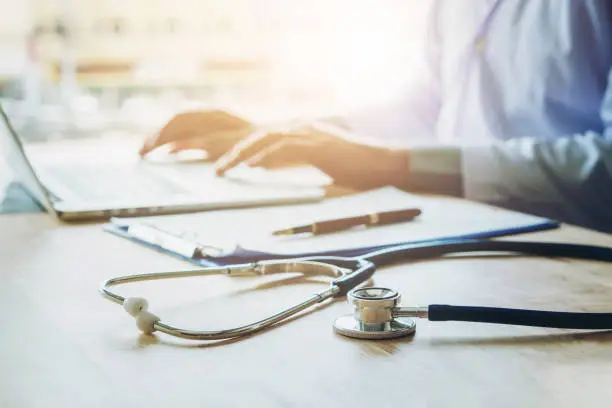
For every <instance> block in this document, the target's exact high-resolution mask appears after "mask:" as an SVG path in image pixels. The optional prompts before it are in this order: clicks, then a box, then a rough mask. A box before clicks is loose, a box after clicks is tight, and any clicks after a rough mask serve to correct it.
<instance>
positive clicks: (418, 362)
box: [0, 204, 612, 408]
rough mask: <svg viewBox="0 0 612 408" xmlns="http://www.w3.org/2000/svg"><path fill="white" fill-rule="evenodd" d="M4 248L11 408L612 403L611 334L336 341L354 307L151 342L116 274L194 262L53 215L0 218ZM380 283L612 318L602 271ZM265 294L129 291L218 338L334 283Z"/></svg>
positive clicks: (2, 394) (417, 297) (445, 273)
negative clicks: (251, 329)
mask: <svg viewBox="0 0 612 408" xmlns="http://www.w3.org/2000/svg"><path fill="white" fill-rule="evenodd" d="M474 210H475V211H477V210H478V206H477V205H476V204H475V205H474ZM512 239H530V240H547V241H565V242H581V243H596V244H600V245H612V237H611V236H608V235H603V234H597V233H594V232H589V231H586V230H582V229H579V228H574V227H568V226H564V227H563V228H561V229H560V230H557V231H549V232H541V233H534V234H529V235H522V236H517V237H513V238H512ZM0 243H1V245H0V260H1V268H0V322H1V326H0V330H1V334H0V406H1V407H3V408H9V407H21V408H26V407H111V406H121V407H145V406H146V407H179V406H181V407H182V406H185V407H251V406H253V407H333V406H338V407H339V406H342V407H372V406H374V407H387V406H397V407H421V406H423V407H424V406H436V407H460V406H461V407H463V406H465V407H477V406H478V407H543V406H547V407H548V406H550V407H577V406H578V407H593V406H607V404H609V403H610V401H612V387H611V386H610V385H611V384H612V332H600V333H579V332H572V331H567V330H550V329H539V328H523V327H511V326H497V325H485V324H470V323H430V322H427V321H419V322H418V329H417V333H416V334H415V335H414V337H412V338H408V339H403V340H397V341H357V340H351V339H347V338H343V337H340V336H338V335H335V334H334V333H333V331H332V326H331V324H332V321H333V319H334V318H336V317H337V316H339V315H342V314H345V313H348V312H349V308H348V305H346V303H345V302H335V303H333V304H331V305H329V306H327V307H323V308H321V309H320V310H318V311H316V312H315V313H311V314H308V315H306V316H304V317H301V318H299V319H296V320H294V321H292V322H289V323H287V324H285V325H283V326H281V327H277V328H275V329H274V330H270V331H267V332H264V333H261V334H259V335H255V336H252V337H250V338H246V339H243V340H238V341H229V342H224V343H220V344H215V343H212V344H202V343H189V342H186V341H181V340H176V339H173V338H170V337H168V336H165V335H163V334H160V335H157V336H155V337H149V336H141V335H139V334H138V332H137V330H136V328H135V326H134V321H133V320H132V318H130V317H129V316H128V315H127V314H126V313H125V312H124V311H123V310H122V309H121V307H119V306H118V305H116V304H113V303H111V302H108V301H106V300H104V299H102V298H101V297H100V295H99V294H98V293H97V290H98V284H99V283H100V282H101V281H102V280H103V279H105V278H108V277H110V276H116V275H123V274H129V273H134V272H151V271H162V270H170V269H175V268H185V267H187V268H191V267H192V266H191V265H188V264H186V263H183V262H181V261H178V260H175V259H173V258H171V257H169V256H165V255H162V254H157V253H155V252H152V251H150V250H148V249H145V248H143V247H140V246H138V245H135V244H133V243H130V242H128V241H125V240H122V239H119V238H117V237H115V236H112V235H110V234H107V233H104V232H102V231H101V228H100V226H99V225H75V226H60V225H57V224H55V223H54V222H53V221H52V220H51V219H50V218H49V217H47V216H46V215H44V214H21V215H4V216H0ZM375 282H376V283H377V284H380V285H389V286H392V287H395V288H398V289H400V290H402V291H403V292H404V301H405V303H406V304H407V303H409V302H410V301H411V300H412V301H414V302H415V303H421V304H427V303H435V302H440V303H451V304H472V305H496V306H515V307H531V308H542V309H558V310H589V311H610V310H612V296H610V294H611V293H612V267H610V265H604V264H598V263H595V262H574V261H567V260H549V259H535V258H520V259H518V258H517V259H508V258H496V259H489V260H476V259H462V260H461V259H448V260H444V261H440V262H435V263H432V262H422V263H417V264H411V265H401V266H397V267H393V268H386V269H385V270H381V271H379V273H378V274H377V275H376V276H375ZM254 286H255V283H254V282H253V281H248V280H229V278H226V279H222V278H218V279H217V278H212V279H202V280H190V281H182V282H181V281H174V282H170V281H169V282H165V283H163V284H160V283H151V284H142V285H139V286H133V287H125V289H121V292H122V293H124V294H128V295H129V294H142V295H145V296H147V297H148V298H149V299H150V302H151V304H152V305H151V309H152V311H154V312H156V313H157V314H159V315H161V316H162V317H163V318H164V319H166V320H168V321H172V322H173V323H176V324H179V325H180V324H184V325H187V326H188V327H197V328H206V327H210V328H217V327H219V326H221V325H222V324H223V322H224V321H225V322H226V324H230V325H235V324H236V323H239V322H245V321H247V320H250V319H252V318H253V317H256V316H261V315H262V314H265V313H266V312H268V311H269V310H274V309H277V308H278V307H279V306H281V305H284V304H287V302H288V301H289V300H290V298H294V297H295V296H300V295H304V294H307V293H311V292H312V290H313V288H315V287H316V288H319V287H321V286H320V284H316V283H312V284H303V285H292V286H289V287H284V288H283V289H278V288H274V287H270V288H267V289H266V290H259V291H257V290H254V291H249V290H248V289H253V288H254ZM238 289H240V290H238ZM229 292H231V296H223V295H224V294H227V293H229ZM249 299H250V300H249ZM241 314H242V315H243V316H242V317H241V316H240V315H241Z"/></svg>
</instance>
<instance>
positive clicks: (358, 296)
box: [334, 287, 426, 340]
mask: <svg viewBox="0 0 612 408" xmlns="http://www.w3.org/2000/svg"><path fill="white" fill-rule="evenodd" d="M400 298H401V295H400V294H399V293H398V292H397V291H395V290H393V289H388V288H381V287H369V288H359V289H354V290H352V291H350V292H349V293H348V295H347V300H348V302H349V303H351V304H352V305H353V307H354V308H355V312H354V313H353V314H351V315H346V316H342V317H340V318H338V319H336V321H335V322H334V331H335V332H336V333H338V334H341V335H343V336H347V337H353V338H357V339H371V340H376V339H381V340H382V339H393V338H397V337H404V336H408V335H409V334H412V333H414V332H415V330H416V322H415V321H414V320H413V319H409V318H397V317H399V316H401V312H402V310H403V309H402V308H399V307H397V305H398V304H399V301H400ZM425 313H426V311H425Z"/></svg>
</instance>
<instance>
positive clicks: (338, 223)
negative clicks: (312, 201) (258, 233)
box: [272, 208, 421, 235]
mask: <svg viewBox="0 0 612 408" xmlns="http://www.w3.org/2000/svg"><path fill="white" fill-rule="evenodd" d="M420 214H421V210H420V209H418V208H408V209H404V210H394V211H384V212H379V213H372V214H364V215H358V216H356V217H348V218H339V219H334V220H326V221H318V222H315V223H313V224H308V225H299V226H295V227H290V228H286V229H282V230H278V231H274V232H273V233H272V234H273V235H294V234H301V233H306V232H308V233H312V234H325V233H329V232H336V231H342V230H346V229H349V228H352V227H356V226H359V225H367V226H369V225H384V224H393V223H396V222H404V221H410V220H412V219H414V218H415V217H417V216H419V215H420Z"/></svg>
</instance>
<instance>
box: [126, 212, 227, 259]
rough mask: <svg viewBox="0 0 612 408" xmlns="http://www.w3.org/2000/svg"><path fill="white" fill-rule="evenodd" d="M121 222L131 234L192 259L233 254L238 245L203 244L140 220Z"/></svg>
mask: <svg viewBox="0 0 612 408" xmlns="http://www.w3.org/2000/svg"><path fill="white" fill-rule="evenodd" d="M121 224H122V226H123V227H124V228H125V229H126V232H127V234H128V235H129V236H131V237H134V238H136V239H138V240H140V241H143V242H145V243H147V244H151V245H154V246H157V247H159V248H162V249H164V250H166V251H169V252H174V253H176V254H178V255H181V256H184V257H187V258H190V259H206V258H217V257H221V256H226V255H229V254H232V253H233V252H234V251H235V249H236V247H237V245H228V246H218V245H207V244H201V243H199V242H197V241H196V240H195V239H188V238H187V237H186V236H184V235H179V234H174V233H171V232H168V231H164V230H162V229H159V228H157V227H155V226H152V225H147V224H144V223H140V222H125V221H122V222H121Z"/></svg>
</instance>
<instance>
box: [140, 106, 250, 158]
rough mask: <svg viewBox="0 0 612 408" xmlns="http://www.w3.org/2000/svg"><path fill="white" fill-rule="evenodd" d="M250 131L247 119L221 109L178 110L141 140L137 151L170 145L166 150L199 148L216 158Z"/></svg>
mask: <svg viewBox="0 0 612 408" xmlns="http://www.w3.org/2000/svg"><path fill="white" fill-rule="evenodd" d="M251 131H252V126H251V124H250V123H249V122H247V121H246V120H244V119H241V118H239V117H237V116H234V115H231V114H229V113H226V112H223V111H197V112H188V113H181V114H178V115H176V116H175V117H174V118H172V119H171V120H170V121H169V122H168V123H167V124H166V125H165V126H164V127H163V128H162V129H161V130H160V131H159V133H158V134H157V135H154V136H152V137H150V138H148V139H147V140H145V142H144V144H143V146H142V148H141V149H140V152H139V154H140V155H141V156H145V155H146V154H147V153H149V152H151V151H152V150H154V149H156V148H158V147H160V146H163V145H168V144H169V145H171V147H170V152H171V153H176V152H178V151H181V150H187V149H202V150H206V152H207V153H208V158H209V159H210V160H216V159H218V158H219V157H220V156H222V155H223V154H224V153H226V152H227V151H228V150H229V149H230V148H231V147H232V146H234V145H235V144H236V143H237V142H238V141H239V140H241V139H243V138H244V137H245V136H247V135H248V134H249V133H250V132H251Z"/></svg>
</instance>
